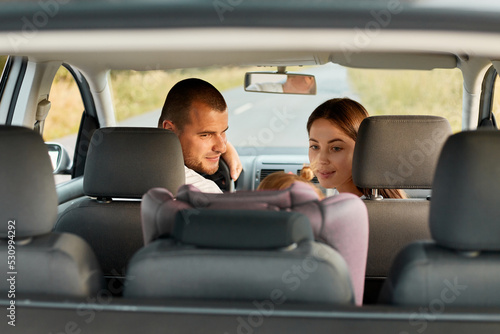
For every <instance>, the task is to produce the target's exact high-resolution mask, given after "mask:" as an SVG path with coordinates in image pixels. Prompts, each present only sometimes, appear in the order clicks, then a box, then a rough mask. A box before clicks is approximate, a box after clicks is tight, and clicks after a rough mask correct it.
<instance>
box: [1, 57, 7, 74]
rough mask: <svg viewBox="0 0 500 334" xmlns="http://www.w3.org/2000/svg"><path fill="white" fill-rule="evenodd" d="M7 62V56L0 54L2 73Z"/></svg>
mask: <svg viewBox="0 0 500 334" xmlns="http://www.w3.org/2000/svg"><path fill="white" fill-rule="evenodd" d="M6 62H7V56H0V73H2V72H3V68H4V67H5V63H6Z"/></svg>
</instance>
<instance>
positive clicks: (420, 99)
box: [348, 69, 462, 132]
mask: <svg viewBox="0 0 500 334" xmlns="http://www.w3.org/2000/svg"><path fill="white" fill-rule="evenodd" d="M348 74H349V80H350V84H351V86H352V87H353V89H354V91H355V92H356V93H357V94H358V95H359V97H360V102H361V103H362V104H363V105H364V106H365V108H366V109H367V110H368V112H369V113H370V115H391V114H392V115H436V116H443V117H446V118H447V119H448V121H449V122H450V124H451V127H452V129H453V131H454V132H457V131H460V129H461V124H462V123H461V122H462V121H461V118H462V74H461V72H460V70H458V69H453V70H449V69H446V70H445V69H437V70H432V71H408V70H406V71H400V70H393V71H387V70H366V69H363V70H360V69H349V70H348Z"/></svg>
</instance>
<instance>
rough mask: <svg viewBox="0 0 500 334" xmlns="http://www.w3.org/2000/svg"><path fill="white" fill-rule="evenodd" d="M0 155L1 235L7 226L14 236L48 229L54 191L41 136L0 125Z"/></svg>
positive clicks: (54, 215)
mask: <svg viewBox="0 0 500 334" xmlns="http://www.w3.org/2000/svg"><path fill="white" fill-rule="evenodd" d="M0 156H1V158H0V170H1V171H2V172H1V173H0V185H1V186H0V189H1V190H0V205H1V207H0V221H1V224H0V226H1V227H0V238H7V236H8V233H9V226H12V227H11V228H15V237H16V238H17V239H19V238H23V237H31V236H36V235H41V234H45V233H49V232H50V231H52V227H53V226H54V223H55V221H56V218H57V194H56V188H55V184H54V177H53V175H52V166H51V162H50V158H49V154H48V151H47V147H46V146H45V144H44V142H43V140H42V137H40V135H39V134H38V133H36V132H34V131H32V130H30V129H28V128H23V127H17V126H0ZM9 221H12V222H13V223H9Z"/></svg>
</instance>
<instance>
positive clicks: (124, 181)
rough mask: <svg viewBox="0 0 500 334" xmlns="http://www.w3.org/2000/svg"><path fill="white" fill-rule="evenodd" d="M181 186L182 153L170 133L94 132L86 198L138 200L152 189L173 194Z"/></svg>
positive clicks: (143, 130)
mask: <svg viewBox="0 0 500 334" xmlns="http://www.w3.org/2000/svg"><path fill="white" fill-rule="evenodd" d="M184 182H185V176H184V159H183V156H182V149H181V145H180V142H179V139H178V138H177V136H176V135H175V134H174V133H173V132H170V131H168V130H164V129H158V128H128V127H123V128H120V127H115V128H101V129H98V130H96V131H95V132H94V135H93V136H92V140H91V141H90V147H89V151H88V156H87V161H86V164H85V175H84V181H83V188H84V192H85V194H86V195H88V196H93V197H106V198H109V197H117V198H141V197H142V195H144V194H145V193H146V192H147V191H148V190H149V189H151V188H154V187H163V188H166V189H168V190H169V191H171V192H172V193H173V194H176V192H177V189H178V188H179V187H180V186H181V185H182V184H184Z"/></svg>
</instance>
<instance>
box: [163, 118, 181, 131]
mask: <svg viewBox="0 0 500 334" xmlns="http://www.w3.org/2000/svg"><path fill="white" fill-rule="evenodd" d="M162 127H163V128H164V129H165V130H170V131H172V132H175V133H177V132H176V131H177V129H176V127H175V125H174V123H172V121H169V120H164V121H163V123H162Z"/></svg>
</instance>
